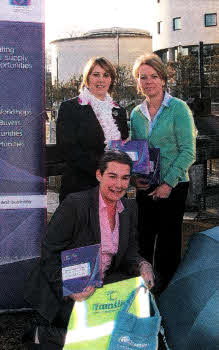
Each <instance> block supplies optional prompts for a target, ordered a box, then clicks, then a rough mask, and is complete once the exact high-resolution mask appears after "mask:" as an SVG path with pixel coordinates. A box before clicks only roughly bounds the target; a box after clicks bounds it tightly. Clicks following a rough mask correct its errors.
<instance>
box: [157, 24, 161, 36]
mask: <svg viewBox="0 0 219 350" xmlns="http://www.w3.org/2000/svg"><path fill="white" fill-rule="evenodd" d="M161 23H162V21H158V22H157V34H160V33H161Z"/></svg>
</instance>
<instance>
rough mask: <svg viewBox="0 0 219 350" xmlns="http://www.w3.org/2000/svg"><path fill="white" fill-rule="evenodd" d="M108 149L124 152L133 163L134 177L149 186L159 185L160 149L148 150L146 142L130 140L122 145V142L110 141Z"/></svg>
mask: <svg viewBox="0 0 219 350" xmlns="http://www.w3.org/2000/svg"><path fill="white" fill-rule="evenodd" d="M108 148H109V149H117V150H120V151H123V152H126V153H127V154H128V155H129V156H130V158H131V159H132V161H133V168H132V172H133V173H134V176H137V177H138V176H139V177H141V178H142V181H143V182H144V183H147V184H148V185H149V186H151V185H157V184H159V183H160V149H159V148H149V147H148V143H147V141H146V140H132V141H128V142H126V143H124V142H123V141H122V140H112V141H109V143H108Z"/></svg>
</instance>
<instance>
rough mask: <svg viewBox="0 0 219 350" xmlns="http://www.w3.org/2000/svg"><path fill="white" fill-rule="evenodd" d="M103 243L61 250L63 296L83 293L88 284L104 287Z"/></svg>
mask: <svg viewBox="0 0 219 350" xmlns="http://www.w3.org/2000/svg"><path fill="white" fill-rule="evenodd" d="M100 257H101V245H100V244H94V245H89V246H85V247H80V248H74V249H70V250H64V251H63V252H61V261H62V282H63V286H62V289H63V296H66V295H70V294H72V293H81V292H82V291H83V290H84V288H86V287H87V286H94V287H95V288H98V287H102V285H103V282H102V271H101V259H100Z"/></svg>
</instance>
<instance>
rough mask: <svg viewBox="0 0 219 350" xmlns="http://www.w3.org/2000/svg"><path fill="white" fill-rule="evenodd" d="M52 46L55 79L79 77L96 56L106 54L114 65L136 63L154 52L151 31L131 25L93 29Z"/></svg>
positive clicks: (53, 77)
mask: <svg viewBox="0 0 219 350" xmlns="http://www.w3.org/2000/svg"><path fill="white" fill-rule="evenodd" d="M50 45H51V59H52V62H51V73H52V81H53V82H54V81H57V80H58V81H60V82H61V81H62V82H66V81H68V80H69V79H70V78H71V77H72V76H73V75H75V76H77V77H78V76H79V75H80V74H81V73H82V71H83V68H84V65H85V63H86V62H87V61H88V59H89V58H91V57H93V56H104V57H106V58H107V59H109V60H110V62H111V63H113V64H114V65H124V64H125V65H128V66H129V65H133V63H134V61H135V59H136V57H137V56H139V55H141V54H143V53H145V52H149V53H151V52H152V37H151V34H150V33H149V32H148V31H145V30H140V29H131V28H117V27H115V28H107V29H100V30H92V31H89V32H87V33H85V34H83V35H81V36H78V37H73V38H64V39H58V40H54V41H52V42H51V43H50Z"/></svg>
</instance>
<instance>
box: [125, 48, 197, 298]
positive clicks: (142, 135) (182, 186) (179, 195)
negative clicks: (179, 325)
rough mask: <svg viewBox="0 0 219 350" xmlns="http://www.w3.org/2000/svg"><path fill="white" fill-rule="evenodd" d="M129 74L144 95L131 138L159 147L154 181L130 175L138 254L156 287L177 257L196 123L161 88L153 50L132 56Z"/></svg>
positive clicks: (162, 78) (162, 76) (164, 281)
mask: <svg viewBox="0 0 219 350" xmlns="http://www.w3.org/2000/svg"><path fill="white" fill-rule="evenodd" d="M133 76H134V78H135V80H136V83H137V88H138V91H139V92H141V94H142V95H143V96H144V97H145V99H144V101H143V102H142V103H141V104H140V105H138V106H136V107H135V108H134V109H133V111H132V113H131V117H130V133H131V135H130V136H131V139H132V140H137V139H146V140H147V141H148V145H149V147H157V148H159V149H160V180H161V182H160V184H159V185H156V186H150V185H148V184H147V183H144V179H143V178H137V179H136V187H137V202H138V207H139V225H138V226H139V227H138V229H139V244H140V252H141V255H142V256H144V257H145V258H146V259H147V260H149V261H150V262H151V263H154V267H155V271H156V274H157V286H158V293H159V292H162V291H163V290H164V288H165V287H166V286H167V284H168V282H169V281H170V279H171V277H172V276H173V274H174V272H175V270H176V268H177V265H178V263H179V261H180V258H181V239H182V237H181V236H182V229H181V227H182V220H183V215H184V210H185V201H186V197H187V193H188V187H189V176H188V169H189V167H190V166H191V165H192V163H194V161H195V159H196V157H195V146H196V128H195V125H194V121H193V116H192V112H191V110H190V109H189V107H188V106H187V105H186V103H185V102H183V101H182V100H180V99H178V98H175V97H172V96H171V95H169V94H168V93H167V91H166V84H167V74H166V70H165V66H164V65H163V63H162V61H161V59H160V58H159V57H158V56H157V55H155V54H149V55H143V56H140V57H139V58H137V60H136V62H135V64H134V67H133Z"/></svg>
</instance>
